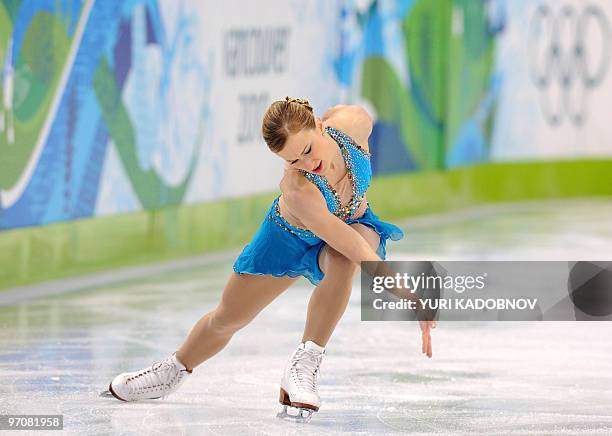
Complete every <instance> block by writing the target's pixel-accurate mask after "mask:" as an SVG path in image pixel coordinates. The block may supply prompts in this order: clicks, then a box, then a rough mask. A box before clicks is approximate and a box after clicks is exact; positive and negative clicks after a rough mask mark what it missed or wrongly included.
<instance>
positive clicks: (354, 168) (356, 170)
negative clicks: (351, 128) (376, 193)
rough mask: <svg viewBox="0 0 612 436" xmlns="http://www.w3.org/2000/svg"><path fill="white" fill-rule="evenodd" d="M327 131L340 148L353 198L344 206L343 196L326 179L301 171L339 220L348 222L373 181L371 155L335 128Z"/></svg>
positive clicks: (327, 128) (328, 128)
mask: <svg viewBox="0 0 612 436" xmlns="http://www.w3.org/2000/svg"><path fill="white" fill-rule="evenodd" d="M325 130H326V131H327V133H328V134H329V136H331V137H332V138H333V139H334V141H336V143H337V144H338V146H339V147H340V152H341V153H342V157H343V158H344V163H345V165H346V171H347V176H348V178H349V181H350V187H351V198H350V200H349V201H348V203H346V204H342V201H341V195H340V194H339V193H338V192H337V191H336V190H335V189H334V188H333V187H332V186H331V184H330V183H329V181H328V180H327V178H326V177H324V176H320V175H318V174H313V173H309V172H308V171H304V170H300V171H301V172H302V174H304V177H306V178H307V179H308V180H310V181H311V182H312V183H314V184H315V185H316V186H317V188H319V190H320V191H321V193H322V194H323V197H324V198H325V202H326V203H327V208H328V209H329V211H330V212H331V213H333V214H334V215H336V216H337V217H338V218H340V219H343V220H346V219H348V218H350V217H352V216H353V214H354V213H355V211H357V210H358V209H359V207H360V206H361V203H362V202H363V200H364V193H365V192H366V190H367V189H368V186H370V180H372V166H371V165H370V153H368V152H367V151H366V150H364V149H363V148H361V147H360V146H359V145H358V144H357V143H356V142H355V141H354V140H353V138H351V137H350V136H348V135H347V134H346V133H344V132H342V131H341V130H339V129H336V128H334V127H326V128H325Z"/></svg>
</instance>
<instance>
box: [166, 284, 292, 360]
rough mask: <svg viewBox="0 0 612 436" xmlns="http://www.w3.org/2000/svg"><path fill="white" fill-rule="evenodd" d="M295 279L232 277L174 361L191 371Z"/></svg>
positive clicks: (225, 342)
mask: <svg viewBox="0 0 612 436" xmlns="http://www.w3.org/2000/svg"><path fill="white" fill-rule="evenodd" d="M296 280H297V279H296V278H291V277H274V276H271V275H252V274H237V273H234V272H233V273H232V275H231V276H230V278H229V280H228V282H227V285H226V286H225V289H224V291H223V296H222V297H221V302H220V303H219V305H218V306H217V307H216V308H215V309H214V310H212V311H210V312H208V313H207V314H206V315H204V316H203V317H202V318H201V319H200V320H199V321H198V322H197V323H196V324H195V325H194V327H193V328H192V329H191V332H190V333H189V336H188V337H187V339H186V340H185V342H184V343H183V345H182V346H181V347H180V349H179V350H178V351H177V353H176V357H177V358H178V359H179V360H180V361H181V362H182V363H183V364H184V365H185V366H186V367H187V368H188V369H193V368H195V367H196V366H198V365H199V364H201V363H202V362H204V361H205V360H207V359H209V358H210V357H212V356H213V355H215V354H217V353H218V352H219V351H221V350H222V349H223V347H225V345H226V344H227V343H228V342H229V340H230V339H231V337H232V336H233V334H234V333H236V332H237V331H238V330H239V329H241V328H242V327H244V326H245V325H247V324H248V323H249V322H250V321H251V320H252V319H253V318H255V316H256V315H257V314H258V313H259V312H260V311H261V310H262V309H263V308H265V307H266V306H267V305H268V304H270V303H271V302H272V301H273V300H274V299H275V298H276V297H277V296H278V295H280V294H281V293H282V292H283V291H284V290H285V289H287V288H288V287H289V286H290V285H291V284H292V283H293V282H295V281H296Z"/></svg>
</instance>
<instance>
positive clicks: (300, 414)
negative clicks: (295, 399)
mask: <svg viewBox="0 0 612 436" xmlns="http://www.w3.org/2000/svg"><path fill="white" fill-rule="evenodd" d="M288 408H290V409H291V410H293V409H295V410H296V414H295V415H293V414H290V413H287V410H288ZM313 413H314V410H312V409H306V408H303V407H293V406H287V405H286V404H283V410H282V411H280V412H278V413H277V414H276V417H277V418H280V419H283V420H285V421H292V422H297V423H300V424H306V423H307V422H308V421H310V420H311V419H312V415H313Z"/></svg>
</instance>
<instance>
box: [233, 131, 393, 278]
mask: <svg viewBox="0 0 612 436" xmlns="http://www.w3.org/2000/svg"><path fill="white" fill-rule="evenodd" d="M326 131H327V133H329V135H330V136H331V137H332V138H333V139H334V140H335V141H336V143H337V144H338V146H339V148H340V151H341V153H342V157H343V158H344V162H345V164H346V168H347V173H348V177H349V180H350V183H351V189H352V196H351V199H350V201H349V202H348V204H346V205H342V204H341V201H340V196H339V195H338V193H337V192H336V191H335V190H334V189H333V188H332V186H331V185H330V184H329V182H328V181H327V179H326V178H325V177H323V176H320V175H317V174H313V173H309V172H306V171H302V173H303V175H304V176H305V177H306V178H307V179H308V180H309V181H311V182H312V183H314V184H315V185H316V186H317V188H319V190H320V191H321V193H322V194H323V197H324V198H325V202H326V203H327V208H328V209H329V211H330V212H332V213H333V214H334V215H336V216H337V217H338V218H340V219H342V220H344V221H345V222H346V223H347V224H353V223H361V224H364V225H366V226H369V227H371V228H372V229H374V231H376V233H378V235H379V236H380V244H379V246H378V249H377V250H376V253H377V254H378V256H380V257H381V258H382V259H384V258H385V257H386V243H387V240H388V239H391V240H393V241H397V240H399V239H401V238H402V237H403V236H404V233H403V232H402V230H401V229H400V228H399V227H397V226H395V225H393V224H390V223H386V222H384V221H381V220H380V219H379V218H378V217H377V216H376V215H375V214H374V212H372V209H371V208H370V206H369V204H367V208H366V210H365V212H364V213H363V215H362V216H360V217H359V218H352V216H353V215H354V212H355V211H357V210H358V209H359V207H360V206H361V203H362V202H363V201H364V193H365V192H366V190H367V188H368V186H370V180H371V179H372V167H371V165H370V154H369V153H368V152H367V151H365V150H364V149H362V148H361V147H359V145H357V144H356V143H355V141H354V140H353V139H352V138H351V137H350V136H348V135H347V134H345V133H343V132H342V131H341V130H339V129H335V128H333V127H326ZM279 198H280V197H277V198H276V199H275V200H274V202H273V203H272V206H271V207H270V209H269V210H268V213H267V214H266V217H265V218H264V221H263V223H262V224H261V226H260V227H259V229H258V230H257V233H256V234H255V236H254V237H253V240H252V241H251V242H250V243H249V244H248V245H247V246H246V247H244V249H243V250H242V253H241V254H240V256H238V258H237V259H236V261H235V262H234V271H236V272H237V273H242V274H269V275H273V276H277V277H282V276H289V277H297V276H304V277H306V278H307V279H308V280H310V282H311V283H312V284H314V285H317V284H319V282H320V281H321V280H322V279H323V276H324V274H323V271H321V269H320V268H319V262H318V259H319V253H320V251H321V249H322V248H323V246H324V245H325V241H323V240H322V239H321V238H319V237H317V236H316V235H315V234H314V233H312V232H311V231H310V230H307V229H303V228H299V227H296V226H294V225H292V224H290V223H289V222H288V221H287V220H286V219H285V218H283V216H282V215H281V213H280V210H279V205H278V199H279Z"/></svg>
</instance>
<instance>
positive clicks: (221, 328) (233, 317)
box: [209, 306, 252, 335]
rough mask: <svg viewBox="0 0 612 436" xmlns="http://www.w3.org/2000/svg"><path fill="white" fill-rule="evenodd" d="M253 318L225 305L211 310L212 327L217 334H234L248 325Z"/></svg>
mask: <svg viewBox="0 0 612 436" xmlns="http://www.w3.org/2000/svg"><path fill="white" fill-rule="evenodd" d="M251 319H252V318H250V317H245V316H240V315H239V314H236V313H233V312H232V311H231V310H228V309H227V308H225V307H223V306H218V307H217V308H216V309H215V310H213V311H212V312H211V316H210V321H209V322H210V328H211V329H212V330H213V331H214V332H215V333H217V334H222V335H232V334H234V333H236V332H237V331H238V330H240V329H241V328H242V327H244V326H246V325H247V324H248V323H249V322H250V321H251Z"/></svg>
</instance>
